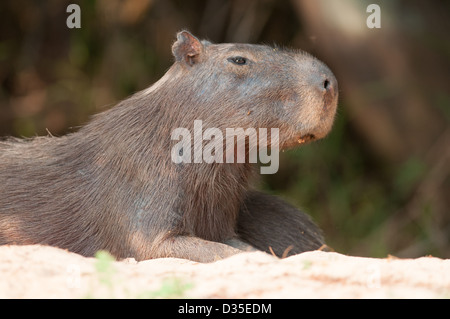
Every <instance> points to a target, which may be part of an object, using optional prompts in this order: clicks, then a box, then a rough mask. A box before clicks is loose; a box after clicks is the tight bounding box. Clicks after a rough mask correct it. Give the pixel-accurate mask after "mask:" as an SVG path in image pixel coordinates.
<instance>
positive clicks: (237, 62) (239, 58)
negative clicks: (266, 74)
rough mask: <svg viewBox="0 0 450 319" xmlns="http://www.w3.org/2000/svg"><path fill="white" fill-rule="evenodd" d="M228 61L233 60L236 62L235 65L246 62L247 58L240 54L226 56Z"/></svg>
mask: <svg viewBox="0 0 450 319" xmlns="http://www.w3.org/2000/svg"><path fill="white" fill-rule="evenodd" d="M228 61H230V62H233V63H234V64H237V65H244V64H247V58H243V57H241V56H235V57H231V58H228Z"/></svg>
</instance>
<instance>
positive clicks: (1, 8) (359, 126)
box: [0, 0, 450, 258]
mask: <svg viewBox="0 0 450 319" xmlns="http://www.w3.org/2000/svg"><path fill="white" fill-rule="evenodd" d="M70 3H78V4H79V5H80V7H81V28H80V29H69V28H67V26H66V19H67V17H68V16H69V13H66V8H67V6H68V5H69V4H70ZM370 3H377V4H379V5H380V7H381V28H380V29H369V28H367V26H366V19H367V17H368V16H369V14H370V13H366V8H367V6H368V5H369V4H370ZM0 26H1V27H0V136H7V135H13V136H19V137H21V136H27V137H28V136H35V135H46V134H48V132H50V133H51V134H52V135H55V136H58V135H62V134H65V133H68V132H71V131H74V130H76V129H77V127H79V126H80V125H82V124H83V123H86V121H88V120H89V117H90V116H91V115H92V114H94V113H97V112H99V111H101V110H104V109H106V108H108V107H111V106H113V105H114V104H115V103H117V102H118V101H120V100H121V99H124V98H126V97H127V96H129V95H130V94H132V93H134V92H136V91H139V90H142V89H144V88H146V87H148V86H149V85H151V84H152V83H153V82H155V81H156V80H157V79H159V78H160V77H161V76H162V75H163V74H164V72H165V71H166V70H167V69H168V68H169V66H170V65H171V64H172V62H173V58H172V55H171V50H170V48H171V44H172V43H173V41H174V40H175V34H176V32H177V31H180V30H181V29H184V28H186V29H188V30H190V31H191V32H193V33H194V34H195V35H197V36H198V37H200V38H206V39H209V40H210V41H212V42H251V43H258V42H262V43H268V44H273V43H276V44H278V45H280V46H287V47H293V48H301V49H304V50H306V51H308V52H310V53H312V54H314V55H316V56H317V57H318V58H320V59H321V60H323V61H324V62H325V63H326V64H328V65H329V66H330V68H331V69H332V70H333V71H334V73H335V75H336V77H337V79H338V82H339V90H340V102H339V110H338V114H337V117H336V122H335V126H334V128H333V131H332V133H331V134H330V135H329V136H328V137H327V138H326V139H324V140H322V141H319V142H316V143H313V144H310V145H307V146H305V147H302V148H299V149H297V150H293V151H289V152H285V153H282V154H281V162H280V170H279V172H278V173H277V174H275V175H272V176H264V181H263V184H262V186H261V187H262V188H264V189H265V190H266V191H268V192H271V193H274V194H279V195H281V196H283V197H284V198H285V199H286V200H288V201H289V202H291V203H293V204H295V205H296V206H298V207H301V208H303V209H305V210H306V211H307V212H308V213H310V214H311V215H312V216H313V218H314V219H315V220H316V222H317V223H318V224H319V225H320V226H321V227H322V228H323V230H324V232H325V237H326V240H327V242H328V244H329V245H330V246H331V247H333V248H334V249H335V250H336V251H338V252H341V253H346V254H353V255H360V256H373V257H384V256H386V255H387V254H392V255H396V256H399V257H418V256H423V255H429V254H431V255H434V256H438V257H445V258H449V257H450V212H449V207H450V177H449V175H450V174H449V172H450V160H449V159H450V125H449V122H450V36H449V30H450V2H448V1H418V0H417V1H416V0H412V1H401V0H391V1H375V0H373V1H358V0H320V1H316V0H293V1H275V0H264V1H257V0H251V1H218V0H212V1H175V0H169V1H167V0H165V1H158V0H154V1H151V0H129V1H118V0H103V1H100V0H99V1H91V0H86V1H61V0H46V1H29V0H26V1H25V0H14V1H12V0H11V1H1V2H0ZM0 188H1V186H0Z"/></svg>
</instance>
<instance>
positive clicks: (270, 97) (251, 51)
mask: <svg viewBox="0 0 450 319" xmlns="http://www.w3.org/2000/svg"><path fill="white" fill-rule="evenodd" d="M172 51H173V54H174V57H175V63H174V64H173V65H172V67H171V68H170V69H169V70H168V71H167V73H166V74H165V75H164V76H163V77H162V78H161V79H160V80H159V81H158V82H156V83H155V84H154V85H152V86H151V87H149V88H147V89H145V90H143V91H141V92H138V93H136V94H134V95H133V96H131V97H129V98H128V99H126V100H124V101H122V102H120V103H119V104H118V105H117V106H115V107H113V108H111V109H110V110H107V111H105V112H103V113H101V114H98V115H96V116H94V118H93V119H92V121H90V122H89V123H88V124H87V125H85V126H84V127H82V128H81V129H80V130H79V131H77V132H75V133H72V134H68V135H66V136H62V137H36V138H32V139H14V138H10V139H8V140H5V141H2V142H0V185H1V186H0V187H1V192H0V244H20V245H24V244H37V243H39V244H46V245H52V246H57V247H61V248H65V249H68V250H70V251H73V252H77V253H79V254H82V255H85V256H92V255H94V254H95V252H97V251H98V250H107V251H109V252H110V253H111V254H113V255H114V256H116V257H117V258H127V257H134V258H136V259H137V260H144V259H150V258H158V257H179V258H188V259H191V260H196V261H201V262H210V261H214V260H216V259H218V258H224V257H227V256H230V255H233V254H236V253H238V252H241V251H242V250H248V249H254V248H257V249H260V250H265V251H270V250H272V251H274V252H275V253H276V254H277V255H278V256H281V255H282V254H283V253H285V252H286V249H287V248H288V247H289V249H290V252H291V253H298V252H302V251H305V250H312V249H318V248H319V247H320V246H321V245H323V238H322V235H321V233H320V230H319V229H318V227H317V226H316V225H314V224H313V223H312V222H311V221H310V219H309V218H308V216H307V215H305V214H303V213H302V212H300V211H298V210H296V209H295V208H293V207H292V206H290V205H288V204H287V203H285V202H283V201H281V200H280V199H275V198H273V197H271V196H269V195H264V194H262V193H257V192H254V191H252V190H251V180H252V176H253V175H254V168H253V165H252V164H250V163H248V162H246V163H211V164H208V163H180V164H176V163H174V162H173V161H172V160H171V149H172V147H173V146H174V144H175V142H176V141H173V140H172V139H171V132H172V131H173V130H174V129H175V128H179V127H182V128H188V129H189V130H192V128H193V122H194V120H202V121H203V127H204V128H207V127H215V128H219V129H221V130H225V128H234V127H242V128H247V127H252V128H279V143H280V148H281V149H285V148H290V147H293V146H295V145H298V144H299V143H303V142H304V141H307V140H313V139H318V138H322V137H324V136H325V135H326V134H327V133H328V132H329V131H330V129H331V126H332V123H333V119H334V115H335V111H336V105H337V95H338V94H337V82H336V79H335V78H334V76H333V74H332V73H331V71H330V70H329V69H328V68H327V67H326V66H325V65H324V64H323V63H322V62H320V61H319V60H317V59H315V58H314V57H312V56H310V55H309V54H307V53H304V52H301V51H291V50H282V49H278V48H273V47H269V46H263V45H251V44H212V43H210V42H207V41H199V40H198V39H197V38H196V37H194V36H193V35H192V34H190V33H189V32H187V31H182V32H180V33H178V35H177V40H176V42H175V43H174V45H173V47H172ZM243 62H244V63H243ZM252 221H254V223H252ZM227 243H228V244H227ZM269 246H270V247H271V248H270V249H269Z"/></svg>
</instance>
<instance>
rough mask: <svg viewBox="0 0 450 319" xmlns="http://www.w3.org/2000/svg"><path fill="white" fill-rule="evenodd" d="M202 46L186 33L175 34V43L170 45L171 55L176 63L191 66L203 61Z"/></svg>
mask: <svg viewBox="0 0 450 319" xmlns="http://www.w3.org/2000/svg"><path fill="white" fill-rule="evenodd" d="M203 52H204V46H203V44H202V42H200V40H198V39H197V38H196V37H194V36H193V35H192V34H191V33H190V32H188V31H181V32H178V34H177V41H175V43H174V44H173V45H172V53H173V55H174V56H175V60H176V61H177V62H185V63H186V64H188V65H190V66H192V65H194V64H196V63H199V62H201V60H202V59H203Z"/></svg>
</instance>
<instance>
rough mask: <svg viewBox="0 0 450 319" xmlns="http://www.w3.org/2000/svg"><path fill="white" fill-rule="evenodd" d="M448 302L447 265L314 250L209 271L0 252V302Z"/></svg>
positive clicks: (42, 249) (174, 262)
mask: <svg viewBox="0 0 450 319" xmlns="http://www.w3.org/2000/svg"><path fill="white" fill-rule="evenodd" d="M142 297H144V298H145V297H147V298H450V260H449V259H447V260H443V259H439V258H434V257H423V258H418V259H397V258H386V259H375V258H362V257H351V256H345V255H342V254H338V253H330V252H322V251H314V252H307V253H303V254H300V255H296V256H292V257H289V258H286V259H277V258H275V257H272V256H270V255H267V254H264V253H259V252H252V253H242V254H239V255H236V256H233V257H230V258H227V259H223V260H219V261H217V262H214V263H210V264H201V263H196V262H192V261H188V260H183V259H176V258H164V259H154V260H148V261H143V262H139V263H138V262H136V261H134V260H133V259H131V260H125V261H113V260H110V259H109V258H108V256H105V255H103V256H99V257H97V258H85V257H82V256H80V255H77V254H74V253H70V252H67V251H64V250H61V249H57V248H53V247H46V246H0V298H142Z"/></svg>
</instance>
